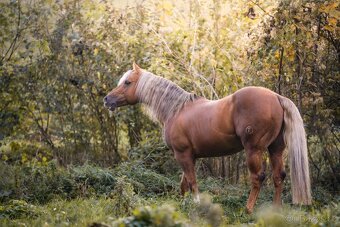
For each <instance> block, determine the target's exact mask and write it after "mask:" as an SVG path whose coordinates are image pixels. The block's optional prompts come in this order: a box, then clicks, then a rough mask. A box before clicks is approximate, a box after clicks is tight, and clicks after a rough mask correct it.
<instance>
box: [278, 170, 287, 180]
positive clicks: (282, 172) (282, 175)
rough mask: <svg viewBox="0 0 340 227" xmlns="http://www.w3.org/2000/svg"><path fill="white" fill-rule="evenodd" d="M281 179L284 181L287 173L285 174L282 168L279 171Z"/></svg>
mask: <svg viewBox="0 0 340 227" xmlns="http://www.w3.org/2000/svg"><path fill="white" fill-rule="evenodd" d="M280 175H281V180H282V181H284V179H285V178H286V176H287V174H286V171H284V170H282V171H281V173H280Z"/></svg>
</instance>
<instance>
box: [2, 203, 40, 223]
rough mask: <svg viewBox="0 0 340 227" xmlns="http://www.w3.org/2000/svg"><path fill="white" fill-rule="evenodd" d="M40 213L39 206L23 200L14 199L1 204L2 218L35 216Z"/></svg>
mask: <svg viewBox="0 0 340 227" xmlns="http://www.w3.org/2000/svg"><path fill="white" fill-rule="evenodd" d="M38 215H39V212H38V210H37V208H36V207H35V206H34V205H32V204H28V203H27V202H25V201H23V200H12V201H10V202H9V203H7V204H5V205H0V218H10V219H18V218H23V217H29V218H34V217H37V216H38Z"/></svg>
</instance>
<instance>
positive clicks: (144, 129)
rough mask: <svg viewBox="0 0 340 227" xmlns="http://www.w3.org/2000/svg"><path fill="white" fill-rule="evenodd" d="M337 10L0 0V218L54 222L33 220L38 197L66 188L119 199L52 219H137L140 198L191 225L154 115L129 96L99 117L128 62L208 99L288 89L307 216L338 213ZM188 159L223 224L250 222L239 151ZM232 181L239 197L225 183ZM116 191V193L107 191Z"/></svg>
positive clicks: (216, 0)
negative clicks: (303, 163) (303, 145)
mask: <svg viewBox="0 0 340 227" xmlns="http://www.w3.org/2000/svg"><path fill="white" fill-rule="evenodd" d="M339 18H340V11H339V2H338V1H320V0H308V1H307V0H298V1H293V0H276V1H269V0H249V1H245V0H242V1H237V0H202V1H198V0H190V1H167V0H161V1H154V0H149V1H113V0H112V1H110V0H103V1H99V0H91V1H90V0H64V1H62V0H61V1H52V0H10V1H7V0H3V1H1V2H0V100H1V102H0V160H1V161H0V177H1V180H0V201H1V204H2V205H1V206H0V218H1V217H3V218H4V219H3V221H4V222H3V223H5V224H11V223H12V224H13V223H16V221H18V220H20V221H23V222H24V223H26V222H28V223H44V222H46V223H50V224H52V225H53V224H56V223H57V221H56V220H59V219H57V218H54V219H53V218H52V220H49V221H46V217H45V216H46V214H45V216H44V214H42V213H41V212H42V211H41V210H44V209H45V208H46V207H45V208H44V206H47V207H48V209H51V212H53V209H54V208H55V207H53V206H55V204H58V203H59V204H60V207H65V206H66V207H67V205H65V203H67V204H68V205H69V206H70V207H72V206H73V205H72V201H74V199H78V200H77V201H78V202H79V203H82V204H83V205H84V207H86V206H87V205H86V204H87V203H89V201H91V199H92V200H95V201H99V202H101V203H109V202H108V201H110V203H111V204H123V205H122V207H120V206H118V208H117V206H116V207H115V208H112V207H111V208H112V209H113V210H114V211H112V209H111V208H110V209H111V210H110V209H108V210H105V211H103V213H101V214H102V216H100V215H99V216H98V215H97V214H96V215H95V213H93V212H92V213H91V214H92V215H93V218H92V219H91V218H88V219H86V218H85V216H84V217H75V218H74V220H73V219H72V218H71V219H70V218H69V217H68V216H67V214H65V217H61V218H60V217H59V216H58V217H59V218H60V220H59V221H60V222H62V221H65V220H68V221H69V222H70V223H74V224H76V223H78V224H79V223H82V224H84V223H85V224H89V223H90V222H91V221H93V219H95V220H97V219H96V218H95V217H98V220H97V221H99V222H106V223H110V222H111V221H110V220H111V219H108V217H111V218H112V219H113V220H116V219H117V218H118V217H123V216H124V217H126V216H129V215H134V216H133V217H135V218H136V217H137V216H138V215H136V212H135V213H134V212H133V209H135V208H137V207H138V206H137V205H136V204H139V205H140V206H145V205H152V204H153V203H152V202H150V198H154V199H155V200H156V201H157V203H161V201H162V200H164V198H169V199H170V200H171V201H173V200H175V202H174V203H175V205H174V207H176V206H179V208H178V207H177V208H176V209H177V210H178V209H179V213H180V215H179V216H181V215H183V216H184V219H185V218H187V219H188V220H190V221H189V222H192V223H195V220H193V219H192V216H190V212H189V211H190V210H197V209H199V208H197V207H194V206H195V205H193V204H191V203H190V202H189V201H187V200H185V199H184V201H185V203H184V205H183V201H182V200H180V199H177V197H178V187H179V180H180V177H179V176H180V169H179V168H178V166H177V165H176V164H175V161H174V159H173V158H172V153H171V152H170V151H169V150H168V149H167V148H166V146H165V145H164V142H163V138H162V130H161V129H160V127H159V125H158V124H157V123H154V122H152V121H151V120H149V119H148V117H146V115H145V114H144V113H143V111H142V110H141V107H140V106H139V105H137V106H133V107H124V108H120V109H119V110H118V111H116V112H114V113H113V114H112V115H110V114H109V112H108V111H107V109H105V108H104V107H103V102H102V99H103V97H104V96H105V95H106V94H107V93H108V92H109V91H110V90H111V89H112V88H114V87H115V86H116V84H117V82H118V80H119V78H120V77H121V76H122V75H123V73H124V72H126V71H127V70H129V69H131V68H132V62H133V61H135V62H137V63H138V64H139V65H140V66H141V67H142V68H144V69H146V70H148V71H150V72H153V73H154V74H156V75H159V76H162V77H165V78H168V79H170V80H172V81H174V82H175V83H177V84H178V85H180V86H181V87H182V88H184V89H185V90H187V91H189V92H193V93H195V94H197V95H200V96H204V97H206V98H209V99H218V98H221V97H224V96H227V95H229V94H231V93H233V92H235V91H236V90H238V89H240V88H242V87H244V86H264V87H267V88H269V89H271V90H273V91H276V92H277V93H279V94H282V95H284V96H286V97H288V98H290V99H292V100H293V101H294V103H296V105H297V106H298V108H299V110H300V112H301V114H302V116H303V119H304V123H305V129H306V132H307V140H308V155H309V161H310V173H311V179H312V184H313V189H314V191H313V197H314V199H315V203H314V208H315V209H316V210H318V211H317V212H320V213H318V214H319V215H320V217H326V216H327V215H329V213H327V212H331V213H332V212H333V211H334V210H337V212H338V213H337V214H336V215H335V217H337V219H336V220H337V221H339V220H340V218H339V217H340V215H339V210H340V209H339V206H340V205H339V204H340V203H339V200H340V198H339V194H340V193H339V191H340V174H339V173H340V131H339V126H340V116H339V115H340V105H339V104H340V102H339V97H340V84H339V81H340V74H339V68H340V35H339V33H340V28H339V24H340V22H339ZM263 161H264V163H267V169H268V171H267V175H268V177H267V179H268V180H266V182H265V186H268V188H269V189H270V190H272V188H273V187H272V182H271V180H270V178H271V176H270V164H269V163H268V159H267V157H265V158H264V160H263ZM196 169H197V171H198V176H199V179H200V181H201V185H202V186H201V187H202V189H203V191H206V192H208V193H210V194H211V195H210V196H212V201H213V202H215V203H220V204H222V208H223V209H222V210H223V212H222V214H223V215H222V214H221V215H219V217H220V219H221V220H222V222H224V223H248V222H252V221H254V220H255V221H259V220H260V219H259V218H256V217H253V219H252V218H251V217H248V216H246V214H244V210H243V208H242V207H243V205H245V200H246V196H247V194H248V190H249V183H248V170H247V167H246V164H245V156H244V153H243V152H241V153H239V154H235V155H233V156H227V157H222V158H210V159H202V160H200V161H199V162H198V163H197V165H196ZM286 169H287V170H289V166H286ZM289 184H290V183H289V179H288V180H287V185H288V186H286V188H285V191H284V194H285V196H286V197H285V198H284V201H287V203H290V191H289ZM227 185H229V186H227ZM228 187H232V188H228ZM119 188H121V189H122V190H119ZM237 188H240V189H242V190H241V191H242V193H241V194H240V193H236V192H235V193H236V194H232V192H229V194H227V193H228V190H230V191H235V190H236V189H237ZM128 189H129V190H128ZM126 190H127V191H128V192H129V193H130V194H128V195H126V201H125V203H124V202H122V201H120V202H119V203H118V202H114V201H116V200H115V199H114V198H125V197H124V196H123V195H122V194H119V193H123V191H126ZM236 191H237V190H236ZM230 193H231V194H230ZM103 196H104V197H105V198H103ZM115 196H116V197H115ZM108 197H109V200H108ZM137 197H138V198H137ZM136 198H137V199H136ZM238 198H239V199H238ZM135 199H136V200H138V201H139V202H136V201H135ZM230 199H231V200H232V201H230ZM111 200H112V201H111ZM263 200H264V201H266V200H268V201H269V200H270V199H268V198H266V197H263ZM207 201H210V200H209V199H207ZM92 202H93V201H92ZM163 202H164V201H163ZM164 203H165V204H168V203H171V202H169V201H165V202H164ZM210 203H211V204H210ZM260 203H261V202H260ZM179 204H182V205H179ZM209 204H210V205H209V206H210V207H211V209H213V208H212V207H214V205H216V204H213V203H212V202H211V201H210V202H209ZM230 204H234V205H232V206H231V205H230ZM102 205H103V204H98V206H100V207H102ZM31 206H34V207H35V208H32V207H31ZM77 206H79V204H78V205H77ZM325 206H333V207H328V208H325ZM52 207H53V208H52ZM80 207H81V206H80ZM334 207H337V209H336V208H334ZM144 208H145V207H144ZM144 208H143V209H144ZM215 208H216V207H215ZM48 209H47V210H48ZM60 209H62V208H60ZM79 209H80V208H79ZM145 209H146V208H145ZM147 209H148V208H147ZM150 209H151V208H150ZM167 209H168V208H167ZM176 209H175V210H176ZM216 209H217V208H216ZM327 209H328V211H327V212H326V211H325V210H327ZM217 210H218V209H217ZM307 210H308V209H307ZM135 211H136V210H135ZM137 211H139V212H141V211H140V210H138V209H137ZM60 212H61V211H60ZM70 212H71V211H70ZM115 212H116V213H115ZM145 212H146V211H145ZM147 212H151V214H153V213H152V212H156V213H157V212H160V213H161V214H162V211H157V210H156V211H153V210H148V211H147ZM173 212H177V211H172V212H165V213H171V214H172V213H173ZM197 212H198V211H197ZM218 212H220V211H218ZM218 212H217V213H218ZM287 212H288V211H287ZM299 212H302V211H301V210H299ZM303 212H307V213H308V211H306V210H303ZM315 212H316V211H315ZM325 212H326V214H325ZM137 213H138V212H137ZM208 213H209V212H208ZM49 215H50V214H49ZM87 215H88V216H89V217H92V216H91V215H89V214H87ZM110 215H111V216H110ZM155 215H156V214H155ZM230 215H234V216H232V217H231V216H230ZM299 215H300V213H299ZM156 216H157V215H156ZM156 216H155V217H156ZM198 216H199V215H198ZM203 216H204V215H203ZM217 216H218V215H217ZM301 216H302V215H300V216H299V217H301ZM316 216H317V215H316ZM53 217H55V216H53ZM150 217H153V216H152V215H151V216H150ZM207 217H208V219H207V220H203V222H209V220H210V219H209V218H210V216H209V215H208V216H207ZM221 217H222V218H221ZM261 217H262V216H261ZM333 217H334V215H333ZM262 218H263V217H262ZM151 219H152V218H151ZM217 219H218V218H217ZM321 219H322V218H319V219H317V220H318V221H320V223H321V222H322V220H323V221H325V220H326V221H327V220H328V221H330V222H333V221H334V220H333V219H332V218H329V219H327V218H325V219H322V220H321ZM179 220H182V219H181V218H179V219H178V220H177V219H176V220H174V222H176V221H177V222H180V221H179ZM218 220H219V219H218ZM221 220H220V221H221ZM261 220H262V219H261ZM151 221H152V220H151ZM300 221H301V220H300ZM305 221H306V220H305ZM198 222H199V221H198ZM209 223H210V222H209ZM211 223H213V222H211ZM211 223H210V224H211ZM218 223H221V222H218ZM112 225H113V224H112ZM211 225H214V223H213V224H211Z"/></svg>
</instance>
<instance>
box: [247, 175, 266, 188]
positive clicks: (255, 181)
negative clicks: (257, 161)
mask: <svg viewBox="0 0 340 227" xmlns="http://www.w3.org/2000/svg"><path fill="white" fill-rule="evenodd" d="M250 178H251V183H252V187H253V188H255V189H259V188H260V187H261V185H262V183H263V181H264V180H265V179H266V174H265V173H264V172H262V173H260V174H251V177H250Z"/></svg>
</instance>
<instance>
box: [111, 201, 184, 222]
mask: <svg viewBox="0 0 340 227" xmlns="http://www.w3.org/2000/svg"><path fill="white" fill-rule="evenodd" d="M178 216H179V215H178V213H177V212H176V211H175V209H174V208H173V207H171V206H168V205H164V206H161V207H157V208H155V207H153V208H151V207H149V206H145V207H141V208H138V209H136V210H134V211H133V215H132V216H130V217H127V218H123V219H120V220H118V221H116V222H114V223H112V226H124V227H132V226H143V227H144V226H145V227H146V226H155V227H161V226H164V227H180V226H184V223H182V222H180V221H178Z"/></svg>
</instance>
